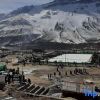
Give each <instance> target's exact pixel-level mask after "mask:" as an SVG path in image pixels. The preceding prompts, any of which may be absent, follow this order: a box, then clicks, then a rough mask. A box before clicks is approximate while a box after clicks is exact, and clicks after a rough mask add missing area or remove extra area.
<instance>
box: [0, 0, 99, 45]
mask: <svg viewBox="0 0 100 100" xmlns="http://www.w3.org/2000/svg"><path fill="white" fill-rule="evenodd" d="M55 2H56V1H54V2H51V3H48V4H45V5H42V6H40V8H42V9H40V10H39V8H38V11H40V12H36V11H35V12H36V13H35V12H34V10H35V7H34V10H33V8H32V9H30V10H31V14H30V13H21V14H18V15H15V16H11V17H9V18H6V19H4V20H2V21H0V35H1V36H7V35H25V34H28V35H30V34H38V36H39V37H37V38H35V41H36V40H38V39H43V40H48V41H50V42H59V43H77V44H78V43H86V42H89V41H99V40H100V10H99V9H100V6H99V2H92V3H89V4H88V3H79V2H78V3H68V2H66V4H65V5H62V4H60V3H57V2H56V3H55ZM55 4H56V5H55ZM36 10H37V7H36ZM32 41H34V40H32Z"/></svg>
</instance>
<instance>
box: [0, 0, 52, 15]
mask: <svg viewBox="0 0 100 100" xmlns="http://www.w3.org/2000/svg"><path fill="white" fill-rule="evenodd" d="M50 1H53V0H0V13H9V12H10V11H13V10H15V9H17V8H19V7H23V6H26V5H40V4H44V3H47V2H50Z"/></svg>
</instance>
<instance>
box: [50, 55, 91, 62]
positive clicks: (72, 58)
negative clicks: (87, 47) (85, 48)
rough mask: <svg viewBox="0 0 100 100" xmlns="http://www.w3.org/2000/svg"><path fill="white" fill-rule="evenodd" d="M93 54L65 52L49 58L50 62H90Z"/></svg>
mask: <svg viewBox="0 0 100 100" xmlns="http://www.w3.org/2000/svg"><path fill="white" fill-rule="evenodd" d="M91 57H92V54H63V55H60V56H57V57H54V58H51V59H49V62H54V61H57V62H71V63H73V62H76V63H89V62H90V60H91Z"/></svg>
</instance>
